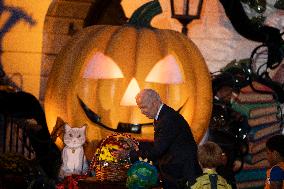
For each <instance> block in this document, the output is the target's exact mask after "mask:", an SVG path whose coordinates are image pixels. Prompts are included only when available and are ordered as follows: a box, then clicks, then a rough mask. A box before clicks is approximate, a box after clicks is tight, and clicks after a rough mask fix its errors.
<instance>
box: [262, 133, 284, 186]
mask: <svg viewBox="0 0 284 189" xmlns="http://www.w3.org/2000/svg"><path fill="white" fill-rule="evenodd" d="M266 148H267V159H268V161H269V163H270V167H271V168H270V169H268V170H267V172H266V181H265V189H284V183H283V181H284V135H275V136H273V137H271V138H269V139H268V140H267V142H266Z"/></svg>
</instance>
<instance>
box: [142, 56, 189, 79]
mask: <svg viewBox="0 0 284 189" xmlns="http://www.w3.org/2000/svg"><path fill="white" fill-rule="evenodd" d="M183 78H184V77H183V74H182V72H181V69H180V66H179V64H178V62H177V60H176V58H175V57H174V56H173V55H168V56H166V57H165V58H163V59H162V60H160V61H159V62H158V63H157V64H156V65H155V66H154V67H153V68H152V70H151V71H150V72H149V74H148V75H147V77H146V79H145V81H147V82H153V83H161V84H180V83H183V82H184V79H183Z"/></svg>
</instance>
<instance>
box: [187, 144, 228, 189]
mask: <svg viewBox="0 0 284 189" xmlns="http://www.w3.org/2000/svg"><path fill="white" fill-rule="evenodd" d="M222 156H223V152H222V149H221V148H220V146H219V145H218V144H216V143H214V142H209V141H208V142H206V143H204V144H203V145H200V146H199V147H198V161H199V164H200V166H201V167H202V170H203V175H201V176H200V177H198V178H197V179H196V183H195V184H194V185H192V186H189V187H188V188H190V189H231V186H230V185H229V184H228V183H227V181H226V180H225V179H224V178H223V177H222V176H220V175H218V173H217V172H216V167H217V166H220V165H222V164H223V162H222V161H223V160H224V159H223V157H222Z"/></svg>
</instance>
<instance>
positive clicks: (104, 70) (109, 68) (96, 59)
mask: <svg viewBox="0 0 284 189" xmlns="http://www.w3.org/2000/svg"><path fill="white" fill-rule="evenodd" d="M83 78H86V79H115V78H123V74H122V71H121V70H120V68H119V67H118V65H117V64H116V63H115V62H114V61H113V60H112V59H111V58H110V57H108V56H106V55H104V54H103V53H101V52H97V53H95V55H94V56H92V57H91V58H90V59H89V60H88V62H87V64H86V67H85V70H84V72H83Z"/></svg>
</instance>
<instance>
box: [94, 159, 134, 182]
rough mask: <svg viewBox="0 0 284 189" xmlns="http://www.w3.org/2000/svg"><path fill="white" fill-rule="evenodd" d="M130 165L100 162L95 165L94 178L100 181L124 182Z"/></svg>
mask: <svg viewBox="0 0 284 189" xmlns="http://www.w3.org/2000/svg"><path fill="white" fill-rule="evenodd" d="M130 166H131V164H130V163H108V162H100V163H98V164H97V165H96V168H95V169H96V178H97V179H98V180H100V181H111V182H121V181H126V179H127V171H128V169H129V167H130Z"/></svg>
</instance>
